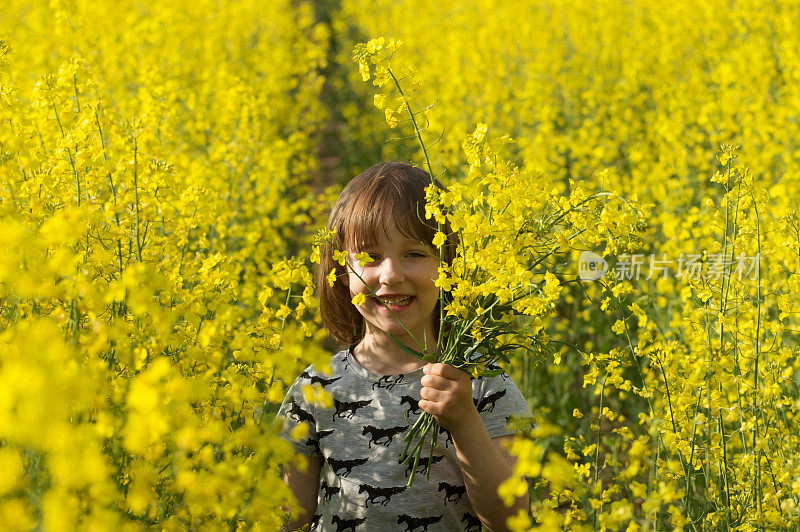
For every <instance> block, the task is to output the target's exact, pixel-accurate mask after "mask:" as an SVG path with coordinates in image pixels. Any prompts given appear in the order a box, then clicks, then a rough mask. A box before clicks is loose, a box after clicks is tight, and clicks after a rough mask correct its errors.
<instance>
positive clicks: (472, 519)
mask: <svg viewBox="0 0 800 532" xmlns="http://www.w3.org/2000/svg"><path fill="white" fill-rule="evenodd" d="M464 521H466V522H467V526H466V528H464V532H481V530H483V524H481V520H480V519H478V516H477V515H473V514H464V515H463V517H461V522H462V523H463V522H464Z"/></svg>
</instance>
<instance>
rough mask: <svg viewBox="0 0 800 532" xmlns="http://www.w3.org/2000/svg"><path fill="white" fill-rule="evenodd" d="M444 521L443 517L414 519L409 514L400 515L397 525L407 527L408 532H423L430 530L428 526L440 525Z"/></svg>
mask: <svg viewBox="0 0 800 532" xmlns="http://www.w3.org/2000/svg"><path fill="white" fill-rule="evenodd" d="M441 520H442V516H441V515H440V516H437V517H413V516H410V515H408V514H403V515H398V516H397V523H398V524H405V525H406V532H414V531H415V530H416V529H418V528H421V529H422V532H426V531H427V530H428V526H429V525H432V524H434V523H438V522H439V521H441Z"/></svg>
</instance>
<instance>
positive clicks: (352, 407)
mask: <svg viewBox="0 0 800 532" xmlns="http://www.w3.org/2000/svg"><path fill="white" fill-rule="evenodd" d="M370 403H372V399H367V400H365V401H352V402H347V401H340V400H338V399H334V400H333V404H334V406H336V412H334V413H333V419H334V421H335V420H336V418H337V417H339V418H343V417H346V418H347V419H353V416H354V415H355V413H356V410H358V409H359V408H363V407H365V406H367V405H368V404H370ZM347 412H349V414H348V413H347Z"/></svg>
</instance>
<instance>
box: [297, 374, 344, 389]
mask: <svg viewBox="0 0 800 532" xmlns="http://www.w3.org/2000/svg"><path fill="white" fill-rule="evenodd" d="M300 377H302V378H304V379H309V380H310V381H311V384H314V383H315V382H318V383H320V384H321V385H322V387H323V388H325V387H326V386H328V385H330V384H333V383H334V382H336V381H338V380H339V379H341V377H336V378H335V379H324V378H322V377H320V376H319V375H312V374H310V373H309V372H308V371H304V372H303V373H301V374H300Z"/></svg>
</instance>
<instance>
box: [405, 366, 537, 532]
mask: <svg viewBox="0 0 800 532" xmlns="http://www.w3.org/2000/svg"><path fill="white" fill-rule="evenodd" d="M424 373H425V375H424V376H423V377H422V381H421V382H422V386H423V388H422V390H421V391H420V395H421V396H422V400H421V401H420V402H419V406H420V408H421V409H422V410H424V411H426V412H429V413H430V414H432V415H433V416H434V417H435V418H436V421H437V422H438V423H439V425H441V426H442V427H444V428H446V429H447V430H448V431H450V436H452V438H453V443H454V444H455V448H456V456H458V460H459V461H460V463H461V473H462V474H463V477H464V484H465V485H466V486H467V496H468V497H469V502H470V503H471V504H472V508H473V509H474V510H475V513H477V514H478V518H480V520H481V522H482V523H483V524H484V525H485V526H486V527H487V528H488V529H489V530H491V531H493V532H497V531H502V530H508V527H507V525H506V519H508V518H509V517H511V516H513V515H516V514H517V513H518V512H519V510H524V511H526V512H527V511H528V508H529V501H528V495H527V493H526V494H525V495H524V496H522V497H519V498H517V499H516V501H514V504H513V505H512V506H511V508H508V507H506V506H505V505H504V504H503V502H502V501H501V500H500V497H499V496H498V494H497V488H498V487H499V486H500V484H501V483H502V482H503V481H504V480H506V479H507V478H509V477H510V476H511V475H512V473H513V466H514V458H513V457H512V456H511V455H510V454H509V453H508V452H506V450H505V449H504V448H503V446H502V445H501V443H500V442H501V441H502V440H504V439H509V438H511V436H507V437H506V436H503V437H500V438H490V437H489V432H488V431H487V430H486V425H484V424H483V419H481V416H480V414H478V411H477V409H476V408H475V404H474V403H473V402H472V385H471V383H470V380H469V376H468V375H467V374H466V373H465V372H463V371H461V370H460V369H457V368H455V367H453V366H451V365H449V364H438V363H437V364H428V365H427V366H425V369H424Z"/></svg>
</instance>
